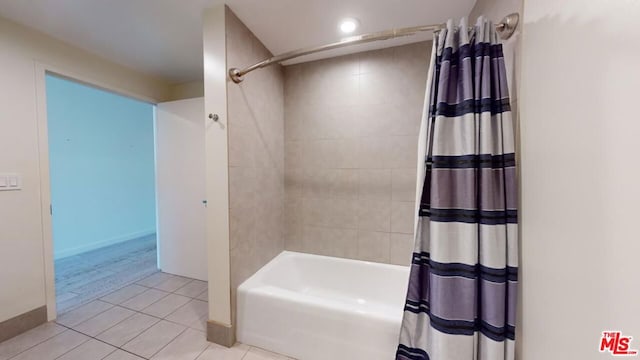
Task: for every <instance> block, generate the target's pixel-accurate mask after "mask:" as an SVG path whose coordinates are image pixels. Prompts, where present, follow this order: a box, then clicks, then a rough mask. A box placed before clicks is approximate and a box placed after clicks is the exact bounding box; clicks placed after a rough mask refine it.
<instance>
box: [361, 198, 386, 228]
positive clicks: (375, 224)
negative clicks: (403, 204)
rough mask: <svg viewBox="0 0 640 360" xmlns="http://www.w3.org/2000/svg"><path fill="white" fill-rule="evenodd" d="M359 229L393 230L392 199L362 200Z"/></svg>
mask: <svg viewBox="0 0 640 360" xmlns="http://www.w3.org/2000/svg"><path fill="white" fill-rule="evenodd" d="M358 229H360V230H371V231H385V232H389V231H390V230H391V201H389V200H360V201H359V206H358Z"/></svg>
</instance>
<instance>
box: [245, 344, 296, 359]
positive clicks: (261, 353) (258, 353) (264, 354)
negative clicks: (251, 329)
mask: <svg viewBox="0 0 640 360" xmlns="http://www.w3.org/2000/svg"><path fill="white" fill-rule="evenodd" d="M286 359H291V358H289V357H286V356H284V355H280V354H276V353H273V352H270V351H266V350H262V349H259V348H256V347H251V348H250V349H249V352H247V355H245V357H243V358H242V360H286Z"/></svg>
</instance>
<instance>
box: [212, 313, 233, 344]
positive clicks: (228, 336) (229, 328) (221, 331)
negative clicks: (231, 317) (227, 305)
mask: <svg viewBox="0 0 640 360" xmlns="http://www.w3.org/2000/svg"><path fill="white" fill-rule="evenodd" d="M207 341H210V342H212V343H216V344H218V345H222V346H226V347H232V346H233V344H235V343H236V332H235V331H234V330H233V325H226V324H221V323H219V322H217V321H213V320H209V321H207Z"/></svg>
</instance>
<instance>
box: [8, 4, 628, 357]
mask: <svg viewBox="0 0 640 360" xmlns="http://www.w3.org/2000/svg"><path fill="white" fill-rule="evenodd" d="M149 8H151V9H154V11H148V10H149ZM639 15H640V5H638V4H636V3H634V2H628V1H627V2H624V1H619V2H610V1H609V2H607V1H604V0H595V1H592V2H589V4H585V3H584V2H581V1H577V0H568V1H565V2H554V1H551V0H538V1H533V0H475V1H474V0H462V1H458V2H442V1H437V0H407V1H406V2H403V4H402V6H399V3H398V2H397V1H388V0H375V1H365V0H349V1H339V0H328V1H315V0H308V1H292V0H273V1H269V2H256V1H251V0H229V1H226V2H225V1H217V0H198V1H189V2H179V1H171V0H166V1H161V2H157V3H153V2H149V1H147V0H140V1H139V2H113V3H104V2H100V1H98V0H89V1H86V2H76V1H73V0H60V1H59V3H57V4H56V2H47V1H43V0H36V1H33V2H32V3H26V2H25V3H20V2H12V1H5V2H2V1H0V54H3V55H0V68H1V69H3V72H2V78H3V82H4V84H5V85H0V99H6V100H0V109H2V114H3V116H2V119H0V122H1V123H0V124H1V126H2V129H3V131H1V132H0V190H2V191H0V219H1V220H0V224H1V225H0V246H1V247H2V250H1V251H0V289H1V290H0V360H24V359H40V360H49V359H51V360H53V359H67V360H69V359H83V360H93V359H106V360H118V359H125V360H127V359H189V360H196V359H198V360H207V359H220V360H222V359H245V360H260V359H263V360H264V359H300V360H330V359H397V360H407V359H411V360H413V359H432V360H433V359H436V360H458V359H459V360H467V359H468V360H471V359H485V360H486V359H491V360H492V359H525V360H528V359H532V360H535V359H572V358H576V359H577V358H579V359H602V358H606V357H608V356H611V355H613V354H616V352H620V351H628V353H625V355H629V356H633V355H635V353H634V351H636V350H637V349H638V348H640V345H638V343H637V341H636V340H635V339H636V338H637V336H639V335H637V334H640V327H639V324H640V322H638V321H637V318H638V316H639V315H640V313H639V312H638V308H637V306H636V303H637V301H636V300H637V298H638V295H639V293H638V290H637V289H638V286H636V285H637V280H635V278H636V277H635V276H634V274H635V273H636V272H637V271H638V267H637V265H635V264H636V263H637V262H636V261H635V254H637V253H638V251H640V248H639V247H638V246H639V245H638V242H637V241H634V238H635V237H634V235H633V231H634V230H635V229H634V227H633V223H634V221H633V220H634V217H633V215H634V211H633V206H634V205H635V204H636V203H637V201H636V200H639V199H638V198H639V196H638V194H637V192H636V191H634V190H633V189H635V184H637V182H638V181H639V180H640V172H638V170H637V168H636V167H634V166H630V165H629V164H632V163H633V162H632V161H633V158H632V155H631V154H633V153H634V151H635V149H636V145H635V144H636V142H637V141H636V136H635V135H636V134H637V133H638V130H639V128H638V125H637V123H636V122H635V121H633V120H632V117H631V116H629V115H628V114H626V112H627V111H624V110H623V109H627V108H628V104H629V103H633V99H632V97H633V94H634V92H633V90H632V89H635V88H637V86H639V85H640V71H638V70H635V69H634V68H633V67H630V66H629V64H630V63H635V62H636V60H637V59H638V58H639V57H640V53H639V52H638V51H637V50H636V49H635V48H633V47H632V46H629V44H632V43H633V41H634V40H636V39H637V38H640V31H639V30H636V29H637V27H636V26H635V20H636V19H637V17H638V16H639ZM116 20H117V21H116ZM117 24H121V25H119V26H116V25H117ZM587 31H589V33H588V35H585V33H586V32H587ZM133 35H135V36H133ZM467 44H468V46H467ZM485 45H486V48H484V47H483V46H485ZM193 49H196V50H197V51H192V50H193ZM485 50H486V51H485ZM463 51H469V52H470V53H471V55H469V56H468V57H470V58H471V60H469V58H468V57H465V56H463V55H460V54H461V53H462V52H463ZM483 51H485V52H484V53H483ZM457 56H459V58H457ZM487 59H488V61H486V62H485V63H483V62H482V61H483V60H487ZM460 69H461V70H460ZM593 69H599V70H598V71H593ZM47 74H53V75H55V76H60V77H62V78H67V79H72V80H76V81H78V82H81V83H83V84H88V85H91V86H95V87H97V88H100V89H105V90H108V91H111V92H114V93H117V94H120V95H123V96H128V97H131V98H134V99H137V100H142V101H145V102H146V103H148V104H152V105H153V106H154V109H155V110H154V111H155V115H154V124H155V125H154V126H155V131H156V132H155V136H156V138H155V141H156V145H158V141H159V140H162V141H165V143H164V144H169V145H171V146H170V147H166V148H165V150H166V151H165V152H164V153H160V154H165V155H167V156H169V157H170V155H171V154H173V155H174V156H173V158H172V164H173V165H172V166H176V168H175V169H180V170H179V172H177V170H175V169H174V168H167V167H166V166H165V167H164V170H162V171H163V176H164V179H170V180H171V182H170V183H169V182H166V183H163V184H165V188H167V187H169V188H170V189H171V190H172V191H174V193H173V194H175V195H176V196H174V197H170V198H167V197H166V193H164V192H162V193H157V195H158V198H159V199H168V201H167V204H169V206H167V207H166V208H169V209H171V207H172V206H171V205H172V204H174V202H173V201H183V202H184V201H185V199H186V198H187V196H186V195H185V196H180V194H183V193H184V194H186V190H189V191H192V192H193V193H194V194H193V196H191V195H189V196H191V197H189V201H190V204H189V206H192V207H191V208H192V209H196V206H197V214H198V216H201V217H202V219H200V218H198V221H195V220H194V219H193V218H192V216H191V215H192V214H195V212H194V213H189V214H187V213H186V212H183V213H181V210H177V207H174V208H173V209H172V210H173V212H172V213H171V215H170V216H168V217H167V216H166V215H165V217H164V218H163V217H162V216H160V215H161V214H160V215H157V219H158V227H159V229H160V231H159V236H160V237H162V235H163V233H162V229H169V230H171V231H173V230H175V229H185V228H189V230H194V229H195V230H197V231H193V232H190V233H189V234H198V235H197V236H195V235H194V236H192V235H186V236H185V235H184V234H185V233H179V232H175V239H176V240H172V241H169V242H168V243H167V242H166V241H165V243H164V245H161V246H163V248H162V249H163V251H164V253H160V255H162V256H164V257H165V258H166V257H167V256H169V257H170V258H171V261H172V262H173V263H175V264H176V267H170V266H168V265H166V264H168V262H167V263H165V265H162V264H161V265H160V266H159V269H160V272H157V273H155V274H153V275H151V276H149V277H148V278H145V279H143V280H136V281H135V282H131V283H128V284H125V285H126V287H125V288H124V289H120V290H118V291H116V292H113V293H109V294H99V296H98V295H96V297H95V299H91V300H88V301H90V302H87V303H84V304H82V305H80V306H79V307H77V308H75V309H71V310H70V311H67V310H66V309H65V311H64V312H62V311H61V310H60V311H58V310H59V309H58V310H56V301H55V294H56V289H55V281H53V279H54V266H55V265H54V263H53V255H52V240H51V216H52V214H51V212H50V194H49V190H48V187H49V166H48V164H49V156H48V153H47V150H46V146H44V145H45V144H46V139H47V138H46V126H47V122H46V121H47V120H46V115H43V114H46V99H45V98H46V95H45V93H43V92H42V88H43V81H44V80H43V79H44V78H45V76H46V75H47ZM484 75H488V76H484ZM7 84H8V85H7ZM452 99H453V100H452ZM487 101H488V102H487ZM462 102H469V104H471V105H468V104H467V103H465V104H462ZM443 104H444V105H443ZM467 105H468V106H467ZM465 106H466V107H465ZM175 109H181V110H180V111H183V110H184V111H183V112H182V113H180V114H178V112H173V110H175ZM465 109H466V110H465ZM469 109H472V110H469ZM176 111H177V110H176ZM623 111H624V112H625V114H622V112H623ZM167 114H169V116H168V115H167ZM18 120H19V121H18ZM182 120H185V121H183V123H181V124H179V121H182ZM187 120H188V121H187ZM463 120H466V123H465V122H464V121H463ZM171 121H173V123H170V122H171ZM447 121H448V122H447ZM169 124H173V125H171V126H174V125H175V126H176V127H168V125H169ZM451 124H453V125H451ZM487 128H488V129H487ZM5 130H6V131H5ZM187 133H188V136H187V135H186V134H187ZM177 134H182V135H181V136H182V137H181V138H178V137H175V138H174V137H172V136H174V135H175V136H177ZM194 139H197V140H194ZM178 140H179V141H178ZM187 144H189V145H193V146H190V147H187ZM195 145H197V146H195ZM158 149H159V148H158V147H156V154H158V153H159V152H158V151H159V150H158ZM485 150H486V151H485ZM188 151H192V152H193V153H191V154H190V153H188ZM19 154H20V155H19ZM177 154H179V155H177ZM465 156H467V157H465ZM487 156H488V157H487ZM187 158H188V160H189V161H186V159H187ZM627 158H628V159H627ZM156 163H157V164H159V169H163V167H162V166H163V164H164V165H166V164H167V163H168V162H165V161H164V160H159V159H158V158H156ZM185 164H189V166H192V167H195V168H197V171H198V172H197V173H188V171H187V170H184V169H185V168H183V167H181V166H182V165H185ZM194 164H195V165H194ZM599 165H600V166H602V167H604V169H594V167H595V166H599ZM157 176H158V174H156V183H157V184H161V183H159V182H158V179H159V178H158V177H157ZM14 178H15V179H18V180H16V181H17V183H18V184H19V186H17V187H18V188H17V189H10V187H11V186H12V185H11V184H12V181H13V180H12V179H14ZM196 178H197V181H194V179H196ZM3 184H7V185H4V186H3ZM167 184H168V186H167ZM3 187H5V188H6V189H3ZM159 188H162V187H159ZM176 189H178V191H177V192H176ZM194 189H195V190H194ZM4 190H7V191H4ZM202 194H204V195H202ZM163 196H165V197H164V198H163ZM592 209H593V210H592ZM605 211H606V214H607V215H609V214H611V215H609V216H607V215H605V216H602V215H601V213H602V212H605ZM54 216H55V215H54ZM196 228H197V229H196ZM169 230H166V231H165V233H164V234H167V232H168V231H169ZM181 236H183V237H185V238H184V239H182V238H181ZM196 237H197V238H198V241H192V240H194V238H196ZM200 237H201V238H200ZM165 239H166V238H165ZM187 240H188V241H187ZM159 244H161V243H159ZM174 255H175V256H174ZM178 255H179V256H178ZM205 255H206V256H205ZM196 258H197V259H196ZM591 259H593V261H594V262H596V263H597V264H598V265H599V266H585V265H583V264H584V263H586V262H587V261H589V260H591ZM196 265H197V266H198V269H199V270H201V272H204V273H205V274H203V276H194V275H192V274H189V273H186V272H182V271H181V270H179V269H180V268H185V267H187V266H196ZM205 269H206V271H205ZM205 275H206V276H205ZM204 280H207V281H204ZM178 284H179V285H178ZM174 285H175V286H174ZM134 289H136V290H135V291H137V292H136V293H135V294H134V293H133V292H130V293H129V291H130V290H131V291H133V290H134ZM145 294H146V295H148V296H147V297H145V296H146V295H145ZM621 294H624V295H621ZM141 296H142V297H141ZM152 296H155V298H153V299H152ZM143 298H144V299H143ZM116 299H117V300H116ZM136 299H138V300H140V301H139V302H138V304H136ZM143 300H144V305H141V304H142V302H141V301H143ZM609 333H615V334H618V336H621V337H622V338H623V339H625V337H626V339H627V341H630V346H629V347H628V348H627V349H621V348H616V349H614V346H613V345H609V342H608V341H607V339H608V336H612V335H611V334H609ZM607 334H609V335H607Z"/></svg>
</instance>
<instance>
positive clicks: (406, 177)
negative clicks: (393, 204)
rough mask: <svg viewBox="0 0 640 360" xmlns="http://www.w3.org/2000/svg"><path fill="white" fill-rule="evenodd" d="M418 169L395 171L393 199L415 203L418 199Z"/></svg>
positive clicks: (393, 174)
mask: <svg viewBox="0 0 640 360" xmlns="http://www.w3.org/2000/svg"><path fill="white" fill-rule="evenodd" d="M416 173H417V171H416V169H393V170H392V172H391V198H392V199H393V200H394V201H414V200H415V198H416V176H417V174H416Z"/></svg>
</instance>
